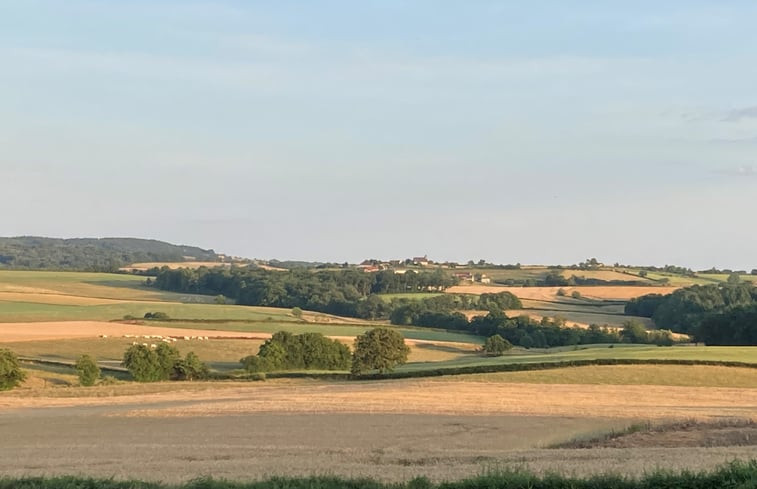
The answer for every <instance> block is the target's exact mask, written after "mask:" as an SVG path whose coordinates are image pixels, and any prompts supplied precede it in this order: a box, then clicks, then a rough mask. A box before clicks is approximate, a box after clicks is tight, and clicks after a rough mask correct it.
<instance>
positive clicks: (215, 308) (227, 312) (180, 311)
mask: <svg viewBox="0 0 757 489" xmlns="http://www.w3.org/2000/svg"><path fill="white" fill-rule="evenodd" d="M158 311H159V312H164V313H166V314H168V316H169V317H171V318H176V319H206V320H209V321H216V320H221V319H228V320H248V321H295V322H296V321H298V320H297V318H295V317H294V316H292V314H291V311H289V310H288V309H275V308H267V307H251V306H228V305H218V304H182V303H180V302H146V301H139V302H116V303H108V304H94V305H62V304H42V303H35V302H2V301H0V322H6V323H10V322H13V323H16V322H41V321H64V320H68V321H112V320H119V319H122V318H124V317H125V316H127V315H131V316H133V317H137V318H141V317H143V316H144V315H145V313H147V312H158Z"/></svg>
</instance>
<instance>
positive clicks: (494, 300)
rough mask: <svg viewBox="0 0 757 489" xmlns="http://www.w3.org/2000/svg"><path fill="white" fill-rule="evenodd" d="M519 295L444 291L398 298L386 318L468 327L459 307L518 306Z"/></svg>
mask: <svg viewBox="0 0 757 489" xmlns="http://www.w3.org/2000/svg"><path fill="white" fill-rule="evenodd" d="M522 307H523V304H522V303H521V301H520V299H518V298H517V297H516V296H515V295H513V294H512V293H510V292H499V293H495V294H481V295H480V296H475V295H468V294H445V295H441V296H436V297H429V298H427V299H423V300H419V301H411V300H400V301H394V302H393V303H392V312H391V314H390V315H389V319H390V320H391V323H392V324H397V325H408V324H410V325H414V326H424V327H436V328H444V329H455V330H465V329H468V324H469V322H468V318H467V317H466V316H465V315H464V314H462V313H461V312H459V311H460V310H496V311H501V310H505V309H521V308H522Z"/></svg>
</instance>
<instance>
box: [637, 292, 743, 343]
mask: <svg viewBox="0 0 757 489" xmlns="http://www.w3.org/2000/svg"><path fill="white" fill-rule="evenodd" d="M753 304H757V288H755V287H754V286H752V285H751V284H748V283H742V284H713V285H694V286H691V287H686V288H683V289H678V290H676V291H675V292H673V293H672V294H668V295H665V296H660V295H659V294H651V295H645V296H642V297H639V298H637V299H634V300H631V301H629V303H628V304H627V305H626V308H625V313H626V314H628V315H634V316H642V317H651V318H652V319H653V320H654V322H655V324H656V325H657V327H658V328H664V329H669V330H671V331H674V332H676V333H686V334H694V333H696V331H697V328H698V326H699V324H700V323H701V322H702V320H703V319H704V318H705V317H706V316H707V315H708V314H709V313H716V312H721V311H725V310H726V309H728V308H731V307H736V306H750V305H753Z"/></svg>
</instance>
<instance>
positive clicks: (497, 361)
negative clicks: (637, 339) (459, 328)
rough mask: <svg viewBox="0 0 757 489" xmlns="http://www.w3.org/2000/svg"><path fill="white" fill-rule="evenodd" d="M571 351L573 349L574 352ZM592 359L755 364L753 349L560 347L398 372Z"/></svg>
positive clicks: (405, 368)
mask: <svg viewBox="0 0 757 489" xmlns="http://www.w3.org/2000/svg"><path fill="white" fill-rule="evenodd" d="M574 348H575V349H574ZM594 359H635V360H711V361H731V362H745V363H755V364H757V347H755V346H739V347H731V346H671V347H658V346H649V345H625V344H616V345H612V346H610V345H587V346H578V347H561V348H551V349H547V350H524V349H522V348H514V349H513V350H511V351H510V352H509V354H507V355H504V356H502V357H494V358H486V357H480V356H475V355H470V356H465V357H459V358H457V359H454V360H450V361H446V362H438V363H435V364H434V365H433V366H429V365H410V364H408V365H404V366H402V367H400V368H399V369H398V371H418V370H425V369H429V368H435V369H440V368H454V367H472V366H479V365H501V364H506V363H543V362H565V361H571V360H594Z"/></svg>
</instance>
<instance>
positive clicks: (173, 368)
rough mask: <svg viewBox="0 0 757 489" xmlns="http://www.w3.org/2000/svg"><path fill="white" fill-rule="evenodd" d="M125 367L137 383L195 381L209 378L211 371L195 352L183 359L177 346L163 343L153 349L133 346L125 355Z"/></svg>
mask: <svg viewBox="0 0 757 489" xmlns="http://www.w3.org/2000/svg"><path fill="white" fill-rule="evenodd" d="M123 363H124V366H125V367H126V368H127V369H129V372H130V373H131V376H132V377H134V380H136V381H137V382H157V381H159V380H169V379H173V380H195V379H203V378H207V377H208V375H209V373H210V369H208V366H207V365H205V364H204V363H203V362H201V361H200V359H199V358H198V357H197V355H195V354H194V352H189V353H187V356H186V357H184V358H181V354H180V353H179V350H177V349H176V347H175V346H171V345H169V344H167V343H161V344H160V345H158V346H157V348H155V349H152V348H149V347H147V346H145V345H133V346H131V347H129V349H128V350H126V352H125V353H124V361H123Z"/></svg>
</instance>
